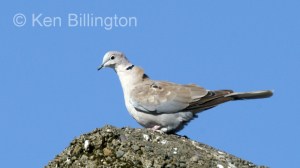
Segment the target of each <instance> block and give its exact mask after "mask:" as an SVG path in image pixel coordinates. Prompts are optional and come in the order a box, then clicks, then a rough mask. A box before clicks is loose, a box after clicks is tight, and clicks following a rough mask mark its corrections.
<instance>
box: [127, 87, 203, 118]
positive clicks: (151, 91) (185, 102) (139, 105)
mask: <svg viewBox="0 0 300 168" xmlns="http://www.w3.org/2000/svg"><path fill="white" fill-rule="evenodd" d="M207 93H208V91H207V90H206V89H204V88H202V87H199V86H197V85H194V84H190V85H179V84H175V83H170V82H161V81H149V82H147V83H140V84H138V85H136V86H135V87H134V88H133V90H132V91H131V92H130V96H129V97H130V98H129V102H130V103H131V104H132V105H133V106H134V108H135V109H136V110H138V111H141V112H148V113H152V114H153V113H154V114H155V113H157V114H160V113H175V112H178V111H185V110H184V109H187V108H188V107H189V108H190V105H193V104H194V103H195V102H198V101H199V100H200V99H201V98H202V97H204V96H205V95H207Z"/></svg>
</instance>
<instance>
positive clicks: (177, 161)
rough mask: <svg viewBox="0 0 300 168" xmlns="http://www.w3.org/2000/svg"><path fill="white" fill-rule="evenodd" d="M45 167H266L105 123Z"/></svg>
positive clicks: (202, 146)
mask: <svg viewBox="0 0 300 168" xmlns="http://www.w3.org/2000/svg"><path fill="white" fill-rule="evenodd" d="M86 140H89V141H86ZM83 144H84V145H83ZM91 144H93V145H91ZM87 149H88V152H87ZM45 167H46V168H64V167H76V168H85V167H100V168H105V167H154V168H155V167H204V168H206V167H230V168H235V167H236V168H239V167H243V168H254V167H260V168H264V167H265V166H257V165H255V164H253V163H251V162H249V161H246V160H242V159H240V158H237V157H235V156H233V155H230V154H227V153H226V152H223V151H220V150H217V149H214V148H212V147H210V146H207V145H205V144H201V143H198V142H195V141H192V140H190V139H188V138H187V137H181V136H178V135H173V134H171V135H168V134H160V133H158V132H154V131H151V130H147V129H133V128H128V127H126V128H121V129H118V128H115V127H113V126H105V127H104V128H101V129H96V130H94V131H92V132H90V133H87V134H84V135H81V136H79V137H78V138H75V139H74V140H73V141H72V142H71V143H70V146H68V147H67V148H66V149H65V150H64V151H62V153H60V154H59V155H57V156H56V157H55V158H54V159H53V160H52V161H50V162H49V163H48V165H46V166H45Z"/></svg>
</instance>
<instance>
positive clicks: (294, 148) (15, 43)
mask: <svg viewBox="0 0 300 168" xmlns="http://www.w3.org/2000/svg"><path fill="white" fill-rule="evenodd" d="M0 8H1V10H0V13H1V15H0V29H1V31H0V35H1V39H0V46H1V50H0V71H1V73H0V112H1V113H0V115H1V116H0V129H1V138H0V144H1V150H2V152H1V154H0V158H1V160H2V162H1V166H2V167H43V166H44V165H46V164H47V162H48V161H50V160H52V159H53V158H54V157H55V155H56V154H58V153H60V152H61V151H62V150H63V149H64V148H65V147H67V146H68V145H69V142H70V141H71V140H72V139H73V138H75V137H77V136H79V135H80V134H83V133H86V132H89V131H92V130H94V129H95V128H97V127H102V126H104V125H106V124H111V125H114V126H117V127H123V126H130V127H136V128H140V126H139V125H138V124H137V123H136V122H135V121H134V119H132V118H131V116H130V115H129V114H128V112H127V110H126V108H125V105H124V102H123V95H122V90H121V86H120V83H119V81H118V78H117V76H116V74H115V73H114V72H113V71H112V70H110V69H104V70H103V71H101V72H98V71H97V70H96V69H97V66H98V65H99V64H100V63H101V61H102V56H103V55H104V53H105V52H107V51H109V50H119V51H123V52H125V53H126V55H127V57H128V58H129V59H130V60H131V61H132V62H133V63H134V64H135V65H139V66H142V67H143V68H144V69H145V71H146V72H147V74H148V75H149V76H150V77H152V78H153V79H160V80H167V81H172V82H177V83H182V84H185V83H196V84H198V85H201V86H203V87H205V88H207V89H211V90H214V89H233V90H236V91H251V90H262V89H273V90H275V95H274V96H273V97H272V98H270V99H263V100H251V101H236V102H230V103H226V104H223V105H220V106H218V107H216V108H214V109H211V110H208V111H205V112H203V113H201V114H199V118H198V119H196V120H194V121H192V122H191V123H190V124H189V125H188V126H187V127H185V129H184V130H182V131H181V132H179V134H181V135H187V136H188V137H190V138H191V139H193V140H196V141H199V142H202V143H205V144H208V145H211V146H213V147H215V148H219V149H221V150H224V151H226V152H228V153H231V154H233V155H235V156H238V157H241V158H243V159H246V160H249V161H252V162H254V163H255V164H259V165H268V166H270V167H297V166H298V165H299V163H298V161H299V157H300V155H299V150H300V145H299V142H300V130H299V122H300V108H299V105H298V103H299V97H298V96H299V90H300V82H299V80H300V79H299V72H300V58H299V56H300V33H299V32H300V19H299V18H300V11H299V8H300V2H299V1H296V0H294V1H293V0H287V1H279V0H260V1H258V0H253V1H239V0H229V1H220V0H219V1H208V0H205V1H196V0H194V1H189V2H183V1H176V2H174V1H171V0H166V1H164V2H160V1H158V0H154V1H151V2H146V1H140V0H134V1H133V0H132V1H126V2H125V1H121V0H119V1H116V0H110V1H108V0H105V1H95V0H94V1H89V2H87V1H77V2H73V1H72V2H70V1H58V0H52V1H31V2H30V3H29V2H24V1H16V0H12V1H7V2H5V3H4V2H2V5H1V7H0ZM18 13H22V14H23V15H22V16H25V17H26V23H25V24H24V25H21V26H20V25H19V26H20V27H18V26H17V25H15V24H22V21H24V18H21V19H20V18H19V19H17V20H15V21H17V22H15V24H14V22H13V18H14V17H15V16H16V14H18ZM70 13H73V14H77V15H78V16H79V15H80V14H93V15H94V16H99V17H103V18H107V17H114V16H115V15H117V16H118V17H119V18H121V17H124V18H129V17H135V18H136V19H137V25H136V26H131V27H130V26H123V27H121V26H119V27H116V26H115V27H113V28H112V29H111V30H106V29H105V28H104V27H103V26H98V27H96V26H94V27H93V26H86V27H80V26H77V27H76V26H75V27H70V26H68V24H67V21H68V14H70ZM39 14H41V16H42V17H41V18H40V19H45V18H46V23H45V24H46V25H45V24H43V25H42V26H39V25H38V26H37V25H35V26H33V25H32V21H33V18H32V16H33V15H35V16H37V15H39ZM47 17H48V20H49V18H50V19H53V18H55V17H56V18H58V17H59V18H61V26H53V24H52V26H49V21H47ZM35 19H36V18H35ZM47 25H48V27H47Z"/></svg>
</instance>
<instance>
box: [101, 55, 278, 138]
mask: <svg viewBox="0 0 300 168" xmlns="http://www.w3.org/2000/svg"><path fill="white" fill-rule="evenodd" d="M104 67H110V68H113V69H114V70H115V72H116V73H117V74H118V76H119V79H120V82H121V85H122V89H123V93H124V99H125V105H126V108H127V110H128V111H129V113H130V114H131V116H132V117H133V118H134V119H135V120H136V121H137V122H138V123H139V124H141V125H142V126H143V127H146V128H151V129H153V130H156V131H160V132H165V133H175V132H177V131H179V130H181V129H183V127H184V126H185V125H186V124H187V123H188V122H189V121H191V120H192V119H193V118H195V117H197V113H199V112H201V111H204V110H207V109H210V108H212V107H215V106H217V105H219V104H221V103H225V102H228V101H231V100H244V99H258V98H267V97H271V96H272V95H273V92H272V91H270V90H265V91H254V92H233V91H232V90H214V91H212V90H207V89H205V88H203V87H200V86H197V85H195V84H189V85H181V84H176V83H171V82H166V81H157V80H152V79H150V78H149V77H148V76H147V75H146V74H145V73H144V70H143V69H142V68H140V67H137V66H134V65H133V64H132V63H130V62H129V60H128V59H127V58H126V56H125V55H124V54H123V53H122V52H118V51H109V52H107V53H106V54H105V55H104V57H103V62H102V64H101V65H100V66H99V67H98V70H100V69H102V68H104Z"/></svg>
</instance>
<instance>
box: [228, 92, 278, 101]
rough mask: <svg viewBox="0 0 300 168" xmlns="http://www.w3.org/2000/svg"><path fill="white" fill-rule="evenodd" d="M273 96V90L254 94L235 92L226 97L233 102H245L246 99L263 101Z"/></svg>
mask: <svg viewBox="0 0 300 168" xmlns="http://www.w3.org/2000/svg"><path fill="white" fill-rule="evenodd" d="M272 95H273V91H271V90H261V91H252V92H233V93H229V94H227V95H225V96H224V97H231V98H233V100H245V99H261V98H268V97H271V96H272Z"/></svg>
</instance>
